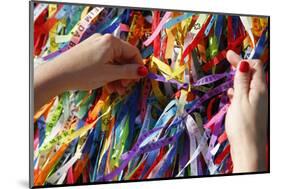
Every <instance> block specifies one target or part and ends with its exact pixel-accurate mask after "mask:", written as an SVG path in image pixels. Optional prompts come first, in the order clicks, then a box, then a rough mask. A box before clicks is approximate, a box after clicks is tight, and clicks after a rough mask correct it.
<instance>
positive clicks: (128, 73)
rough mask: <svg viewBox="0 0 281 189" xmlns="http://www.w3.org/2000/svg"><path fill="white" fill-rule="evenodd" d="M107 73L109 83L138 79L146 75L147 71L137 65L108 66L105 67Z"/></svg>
mask: <svg viewBox="0 0 281 189" xmlns="http://www.w3.org/2000/svg"><path fill="white" fill-rule="evenodd" d="M107 71H108V73H110V74H108V75H109V80H110V81H115V80H119V79H139V78H141V77H144V76H146V75H147V74H148V70H147V68H146V67H145V66H140V65H138V64H122V65H116V64H110V65H107Z"/></svg>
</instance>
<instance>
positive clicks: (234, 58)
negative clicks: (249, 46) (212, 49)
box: [226, 50, 242, 68]
mask: <svg viewBox="0 0 281 189" xmlns="http://www.w3.org/2000/svg"><path fill="white" fill-rule="evenodd" d="M226 59H227V60H228V62H229V63H230V64H231V65H232V66H234V67H235V68H236V67H237V65H238V63H239V62H240V61H241V60H242V58H241V57H240V56H239V55H238V54H236V53H235V52H234V51H232V50H229V51H227V53H226Z"/></svg>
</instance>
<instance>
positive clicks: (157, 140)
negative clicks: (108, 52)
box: [33, 3, 269, 186]
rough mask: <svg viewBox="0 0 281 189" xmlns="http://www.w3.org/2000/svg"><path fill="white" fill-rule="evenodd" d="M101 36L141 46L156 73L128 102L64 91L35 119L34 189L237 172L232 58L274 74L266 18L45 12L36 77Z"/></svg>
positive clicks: (44, 7)
mask: <svg viewBox="0 0 281 189" xmlns="http://www.w3.org/2000/svg"><path fill="white" fill-rule="evenodd" d="M94 33H101V34H106V33H111V34H112V35H114V36H116V37H118V38H121V39H123V40H125V41H128V42H129V43H130V44H132V45H135V46H136V47H138V48H139V50H140V52H141V55H142V58H143V61H144V63H145V66H146V67H147V68H148V70H149V74H148V75H147V77H145V78H143V79H141V80H140V81H139V82H137V83H135V84H134V85H133V86H132V87H131V88H130V91H129V92H128V94H126V95H124V96H118V95H117V94H110V95H109V94H107V93H106V91H105V90H104V89H102V88H99V89H96V90H91V91H66V92H64V93H63V94H60V95H59V96H57V97H55V98H53V99H52V100H51V101H50V102H49V103H48V104H46V105H44V106H43V107H42V108H41V109H40V110H39V111H38V112H35V114H34V160H33V161H34V184H35V186H43V185H60V184H79V183H95V182H110V181H124V180H146V179H157V178H175V177H188V176H203V175H215V174H229V173H232V167H233V165H232V161H231V156H230V145H229V143H228V140H227V135H226V133H225V129H224V119H225V114H226V112H227V109H228V107H229V105H230V102H229V100H228V98H227V94H226V91H227V90H228V89H229V88H230V87H232V86H233V75H234V74H235V70H234V68H232V67H231V66H230V64H229V62H228V61H227V60H226V52H227V50H229V49H231V50H233V51H235V52H236V53H238V54H239V55H240V56H241V57H242V58H245V59H254V58H255V59H256V58H258V59H261V60H262V62H263V65H264V70H265V72H266V73H267V72H268V67H269V59H268V54H269V53H268V35H269V34H268V19H267V18H265V17H254V16H236V15H235V16H234V15H225V14H224V15H222V14H211V13H210V14H206V13H204V14H201V13H192V12H180V11H173V12H170V11H165V10H141V9H125V8H111V7H95V6H85V5H83V6H81V5H70V4H44V3H37V4H36V6H35V9H34V48H33V49H34V52H33V54H34V57H33V58H34V68H35V69H36V67H37V66H40V64H48V63H50V62H52V59H54V58H55V57H57V56H59V55H60V54H62V53H63V52H65V51H67V50H68V49H70V48H72V47H73V46H75V45H76V44H78V43H81V42H83V40H85V39H87V38H88V37H89V36H91V35H93V34H94Z"/></svg>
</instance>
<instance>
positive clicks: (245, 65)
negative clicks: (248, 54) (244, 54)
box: [239, 60, 250, 73]
mask: <svg viewBox="0 0 281 189" xmlns="http://www.w3.org/2000/svg"><path fill="white" fill-rule="evenodd" d="M249 68H250V66H249V63H248V62H247V61H245V60H244V61H242V62H241V63H240V66H239V71H240V72H243V73H247V72H248V71H249Z"/></svg>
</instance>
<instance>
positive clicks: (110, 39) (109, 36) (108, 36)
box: [102, 34, 115, 45]
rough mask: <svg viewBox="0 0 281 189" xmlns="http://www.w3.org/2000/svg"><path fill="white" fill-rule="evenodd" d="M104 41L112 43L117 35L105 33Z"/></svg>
mask: <svg viewBox="0 0 281 189" xmlns="http://www.w3.org/2000/svg"><path fill="white" fill-rule="evenodd" d="M102 38H103V42H104V43H105V44H108V45H112V44H113V42H114V39H115V37H114V36H113V35H112V34H105V35H103V37H102Z"/></svg>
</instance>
